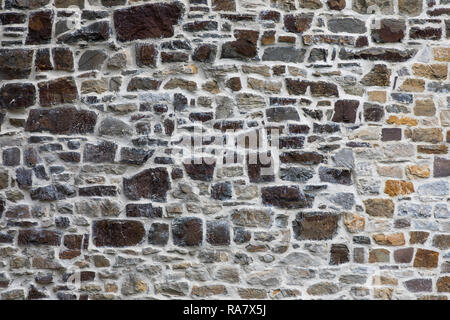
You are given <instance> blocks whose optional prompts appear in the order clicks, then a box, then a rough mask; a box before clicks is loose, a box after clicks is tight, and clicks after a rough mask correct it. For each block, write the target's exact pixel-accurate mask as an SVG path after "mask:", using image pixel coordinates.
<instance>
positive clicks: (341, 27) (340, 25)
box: [328, 18, 367, 33]
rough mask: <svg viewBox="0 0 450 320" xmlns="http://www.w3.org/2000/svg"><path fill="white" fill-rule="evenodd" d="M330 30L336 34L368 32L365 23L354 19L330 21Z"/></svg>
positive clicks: (334, 19)
mask: <svg viewBox="0 0 450 320" xmlns="http://www.w3.org/2000/svg"><path fill="white" fill-rule="evenodd" d="M328 29H329V30H330V31H331V32H334V33H339V32H346V33H365V32H366V31H367V29H366V24H365V22H364V21H362V20H359V19H354V18H332V19H329V20H328Z"/></svg>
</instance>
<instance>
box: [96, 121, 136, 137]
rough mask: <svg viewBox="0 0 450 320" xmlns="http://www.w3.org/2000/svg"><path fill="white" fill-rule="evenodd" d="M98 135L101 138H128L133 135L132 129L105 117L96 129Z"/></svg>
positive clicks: (121, 122)
mask: <svg viewBox="0 0 450 320" xmlns="http://www.w3.org/2000/svg"><path fill="white" fill-rule="evenodd" d="M98 133H99V135H101V136H103V135H105V136H119V137H123V136H130V135H132V134H133V129H132V128H131V127H130V126H129V125H128V124H126V123H125V122H123V121H122V120H119V119H117V118H113V117H107V118H105V119H103V120H102V121H101V122H100V126H99V128H98Z"/></svg>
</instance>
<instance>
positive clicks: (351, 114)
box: [331, 100, 359, 123]
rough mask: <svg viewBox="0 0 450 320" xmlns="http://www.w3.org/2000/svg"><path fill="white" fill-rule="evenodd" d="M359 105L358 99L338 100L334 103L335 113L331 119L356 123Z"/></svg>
mask: <svg viewBox="0 0 450 320" xmlns="http://www.w3.org/2000/svg"><path fill="white" fill-rule="evenodd" d="M358 107H359V101H358V100H337V101H336V102H335V103H334V114H333V118H332V119H331V121H334V122H343V123H354V122H355V120H356V111H357V110H358Z"/></svg>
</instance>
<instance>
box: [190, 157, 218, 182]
mask: <svg viewBox="0 0 450 320" xmlns="http://www.w3.org/2000/svg"><path fill="white" fill-rule="evenodd" d="M183 165H184V169H185V170H186V173H187V174H188V176H189V177H190V178H191V179H193V180H200V181H211V180H212V178H213V175H214V168H215V166H216V163H215V161H214V162H212V161H210V159H208V161H205V160H204V159H194V160H191V161H190V163H183Z"/></svg>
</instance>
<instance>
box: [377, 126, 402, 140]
mask: <svg viewBox="0 0 450 320" xmlns="http://www.w3.org/2000/svg"><path fill="white" fill-rule="evenodd" d="M400 140H402V129H401V128H383V129H381V141H400Z"/></svg>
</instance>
